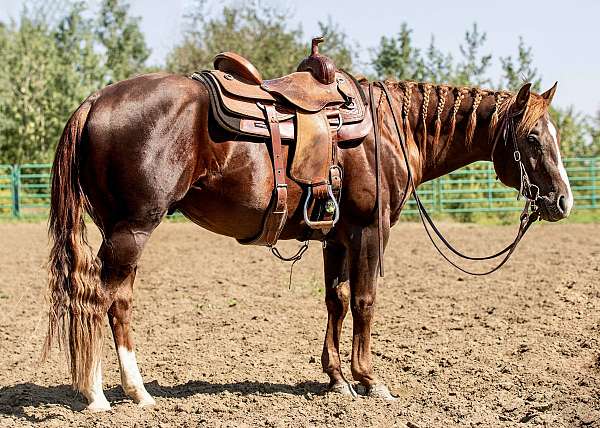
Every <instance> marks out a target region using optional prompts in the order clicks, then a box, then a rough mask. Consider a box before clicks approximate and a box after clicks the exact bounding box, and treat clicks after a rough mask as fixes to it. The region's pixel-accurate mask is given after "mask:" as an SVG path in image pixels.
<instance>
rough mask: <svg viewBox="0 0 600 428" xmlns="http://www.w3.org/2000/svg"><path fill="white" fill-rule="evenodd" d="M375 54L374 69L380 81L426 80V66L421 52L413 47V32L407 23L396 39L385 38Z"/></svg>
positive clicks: (401, 28)
mask: <svg viewBox="0 0 600 428" xmlns="http://www.w3.org/2000/svg"><path fill="white" fill-rule="evenodd" d="M432 43H433V41H432ZM373 54H374V58H373V62H372V64H373V68H374V69H375V73H376V74H377V76H378V77H379V78H380V79H395V80H423V79H424V78H425V64H424V62H423V58H422V55H421V51H420V50H419V49H417V48H415V47H414V46H413V42H412V30H411V29H409V28H408V25H407V24H406V23H403V24H402V26H401V27H400V32H399V33H398V34H397V35H396V36H395V37H394V36H392V37H386V36H383V37H382V38H381V40H380V41H379V46H378V47H377V48H376V49H375V50H374V51H373Z"/></svg>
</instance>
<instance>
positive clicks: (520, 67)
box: [500, 37, 542, 91]
mask: <svg viewBox="0 0 600 428" xmlns="http://www.w3.org/2000/svg"><path fill="white" fill-rule="evenodd" d="M500 63H501V64H502V71H503V73H504V75H503V76H502V80H501V82H500V87H501V88H505V89H508V90H510V91H517V90H518V89H519V88H520V87H521V86H522V85H523V84H524V83H526V82H531V83H532V84H533V89H534V90H535V91H540V90H541V85H542V79H541V78H540V76H539V73H538V70H537V68H535V66H534V65H533V52H532V49H531V46H527V45H525V42H524V41H523V37H519V46H518V47H517V56H516V58H515V59H513V57H512V56H510V55H509V56H506V57H501V58H500Z"/></svg>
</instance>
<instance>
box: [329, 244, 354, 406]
mask: <svg viewBox="0 0 600 428" xmlns="http://www.w3.org/2000/svg"><path fill="white" fill-rule="evenodd" d="M323 265H324V270H325V304H326V305H327V331H326V333H325V343H323V354H322V356H321V364H322V366H323V371H324V372H325V373H327V374H328V375H329V378H330V382H329V388H328V389H329V391H332V392H338V393H341V394H345V395H352V396H356V392H355V391H354V389H353V388H352V385H350V383H348V381H347V380H346V379H345V378H344V375H343V374H342V363H341V359H340V335H341V332H342V323H343V322H344V318H345V316H346V313H347V312H348V306H349V303H350V287H349V284H348V255H347V251H346V248H345V247H344V246H343V245H341V244H338V243H335V242H328V243H327V246H326V247H325V248H324V249H323Z"/></svg>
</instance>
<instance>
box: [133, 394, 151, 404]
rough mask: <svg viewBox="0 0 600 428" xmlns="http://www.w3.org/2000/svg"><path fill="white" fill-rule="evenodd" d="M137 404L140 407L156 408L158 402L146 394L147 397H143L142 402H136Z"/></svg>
mask: <svg viewBox="0 0 600 428" xmlns="http://www.w3.org/2000/svg"><path fill="white" fill-rule="evenodd" d="M135 402H136V403H137V405H138V406H139V407H152V406H156V401H155V400H154V398H152V396H151V395H150V394H148V393H146V395H145V396H143V397H141V399H140V400H136V401H135Z"/></svg>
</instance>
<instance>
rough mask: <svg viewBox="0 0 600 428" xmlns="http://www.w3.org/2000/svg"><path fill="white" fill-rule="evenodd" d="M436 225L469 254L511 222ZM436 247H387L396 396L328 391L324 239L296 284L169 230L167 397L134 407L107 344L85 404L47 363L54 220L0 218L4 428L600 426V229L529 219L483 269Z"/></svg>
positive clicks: (142, 352) (277, 267)
mask: <svg viewBox="0 0 600 428" xmlns="http://www.w3.org/2000/svg"><path fill="white" fill-rule="evenodd" d="M442 226H443V229H444V230H446V231H447V232H448V234H449V235H450V237H452V238H454V240H455V241H456V242H458V243H459V244H460V246H461V247H462V248H464V249H465V250H471V251H472V252H474V253H477V252H479V253H484V252H489V251H490V250H492V249H494V248H497V247H499V246H500V245H501V244H503V243H506V242H507V241H508V240H509V238H510V236H512V234H513V233H514V230H515V229H514V227H504V226H480V225H461V224H452V223H447V224H443V225H442ZM93 238H94V241H95V242H96V243H97V241H98V235H97V234H94V235H93ZM425 239H426V238H425V235H424V232H423V231H422V230H421V228H420V225H417V224H410V223H403V224H400V225H398V226H396V227H395V228H394V230H393V234H392V241H391V244H390V246H389V248H388V251H387V254H386V277H385V279H384V280H382V281H381V282H380V286H379V292H378V297H377V312H376V321H375V326H374V343H373V350H374V356H373V358H374V364H375V367H376V372H377V373H378V374H379V376H380V377H381V379H383V380H384V381H385V382H386V383H387V385H388V386H389V387H390V389H391V391H392V392H393V393H394V394H396V395H397V396H398V397H399V399H398V400H397V401H394V402H386V401H380V400H377V399H368V398H364V397H359V398H358V399H355V400H353V399H351V398H347V397H343V396H339V395H332V394H325V393H324V389H325V386H326V384H327V380H328V379H327V376H326V375H324V374H323V373H322V372H321V366H320V354H321V348H322V341H323V335H324V327H325V323H326V310H325V306H324V303H323V299H324V295H323V285H322V279H321V278H322V261H321V251H320V246H319V244H318V243H313V244H311V248H310V251H309V252H308V253H307V255H306V257H305V259H303V260H302V261H301V262H300V263H298V264H297V265H296V268H295V270H294V277H293V284H292V287H291V289H288V283H287V280H288V273H289V265H287V264H284V263H282V262H279V261H278V260H276V259H274V258H273V257H272V256H271V255H270V253H269V252H268V251H267V250H266V249H264V248H255V247H252V248H249V247H243V246H240V245H238V244H237V243H236V242H235V241H234V240H231V239H227V238H223V237H219V236H216V235H213V234H211V233H208V232H206V231H204V230H202V229H200V228H198V227H196V226H194V225H191V224H187V223H166V224H163V225H161V226H160V227H159V229H158V230H157V231H156V232H155V234H154V235H153V236H152V238H151V241H150V243H149V245H148V247H147V248H146V251H145V253H144V256H143V258H142V260H141V264H140V268H139V271H138V280H137V283H136V290H135V312H134V318H135V319H134V326H135V338H136V342H137V355H138V362H139V363H140V367H141V371H142V374H143V376H144V380H145V382H146V385H147V389H148V391H149V392H150V394H152V395H153V396H154V397H156V399H157V405H156V407H154V408H152V409H139V408H137V407H136V406H135V405H134V404H133V403H132V402H131V401H130V400H129V399H128V398H126V397H125V396H124V395H123V393H122V390H121V387H120V386H119V379H120V378H119V374H118V368H117V367H118V366H117V360H116V354H115V352H114V349H113V346H112V341H110V340H109V341H107V342H106V343H105V347H104V369H105V370H104V379H105V388H106V389H105V390H106V392H107V397H108V399H109V401H110V402H111V404H112V406H113V409H112V411H111V412H108V413H103V414H90V413H87V412H82V411H81V410H82V409H83V408H84V402H83V399H82V397H81V396H80V395H77V394H75V393H74V392H72V391H71V390H70V388H69V386H68V384H69V378H68V375H67V369H66V364H65V363H64V359H63V358H62V355H60V354H58V352H55V353H54V354H53V355H52V358H51V361H50V362H48V363H45V364H40V363H39V352H40V349H41V344H42V340H43V336H44V332H45V318H44V310H45V308H44V301H43V293H44V288H45V272H44V270H43V264H44V259H45V257H46V253H47V239H46V232H45V225H44V224H0V244H1V245H0V309H1V311H0V344H1V345H0V426H1V427H12V426H16V427H21V426H32V425H35V426H51V427H64V426H97V427H103V426H119V427H120V426H128V427H133V426H136V427H145V426H151V427H157V426H158V427H179V426H190V427H195V426H268V427H286V426H302V427H303V426H344V427H351V426H361V427H364V426H401V427H404V426H408V427H411V428H414V427H454V426H457V427H458V426H461V427H462V426H467V427H469V426H481V427H512V426H527V425H541V426H549V427H576V426H583V427H600V361H599V353H600V350H599V333H600V225H569V224H566V225H565V224H556V225H536V227H534V228H533V230H532V231H531V233H530V234H529V236H527V237H526V239H525V241H524V242H523V244H522V246H521V248H520V249H519V250H518V251H517V253H516V256H515V257H514V259H513V260H512V261H511V262H510V263H509V264H508V266H506V267H505V268H504V269H503V270H502V271H501V272H500V273H497V274H495V275H492V276H490V277H485V278H480V277H468V276H465V275H463V274H460V273H459V272H458V271H455V270H453V269H452V268H451V267H449V266H448V265H446V264H445V262H443V261H442V260H441V259H440V258H439V257H438V256H436V255H435V254H434V252H433V249H432V248H431V246H430V245H429V244H428V242H426V240H425ZM282 247H283V249H285V250H287V251H288V252H289V251H291V250H292V249H294V248H296V247H297V243H295V242H289V243H284V244H283V245H282ZM350 317H351V315H350V314H349V315H348V318H347V320H346V323H345V329H344V333H345V334H344V338H343V339H344V340H343V343H342V350H343V360H344V370H345V373H346V375H347V377H349V376H350V367H349V351H350V329H351V325H352V323H351V318H350Z"/></svg>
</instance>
